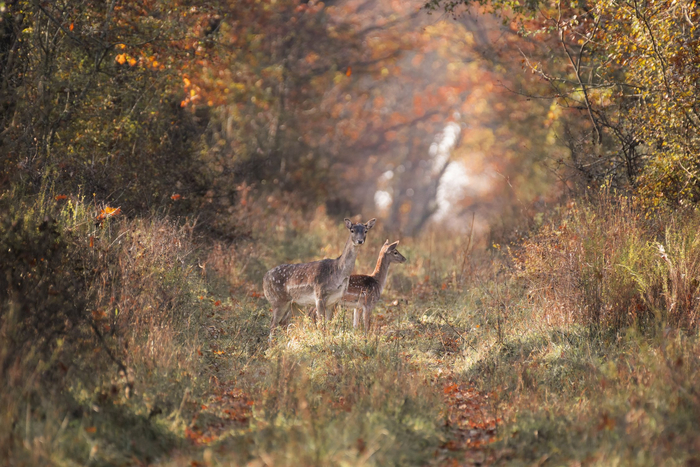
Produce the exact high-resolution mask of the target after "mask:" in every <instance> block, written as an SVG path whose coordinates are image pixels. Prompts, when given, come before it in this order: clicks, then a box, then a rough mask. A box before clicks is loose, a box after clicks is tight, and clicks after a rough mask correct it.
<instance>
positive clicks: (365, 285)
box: [342, 240, 406, 331]
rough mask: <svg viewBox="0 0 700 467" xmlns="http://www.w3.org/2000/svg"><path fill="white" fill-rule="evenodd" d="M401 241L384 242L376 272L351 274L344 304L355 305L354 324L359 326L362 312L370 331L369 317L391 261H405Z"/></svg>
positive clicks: (380, 292) (384, 282)
mask: <svg viewBox="0 0 700 467" xmlns="http://www.w3.org/2000/svg"><path fill="white" fill-rule="evenodd" d="M398 244H399V242H398V241H397V242H394V243H392V244H389V240H387V241H386V242H384V246H382V249H381V250H380V251H379V258H378V259H377V265H376V266H375V268H374V272H373V273H372V274H371V275H369V276H367V275H364V274H353V275H352V276H350V282H349V284H348V290H347V292H345V294H344V295H343V300H342V302H343V304H344V305H348V306H351V307H353V308H354V309H353V317H352V325H353V327H355V328H356V327H357V326H358V324H359V323H360V314H362V318H363V322H364V326H365V331H369V318H370V315H371V314H372V309H374V306H375V305H376V304H377V302H378V301H379V297H380V296H381V294H382V291H383V290H384V285H385V284H386V277H387V275H388V274H389V265H390V264H391V263H403V262H405V261H406V258H405V257H404V256H403V255H402V254H401V253H399V250H397V249H396V246H397V245H398Z"/></svg>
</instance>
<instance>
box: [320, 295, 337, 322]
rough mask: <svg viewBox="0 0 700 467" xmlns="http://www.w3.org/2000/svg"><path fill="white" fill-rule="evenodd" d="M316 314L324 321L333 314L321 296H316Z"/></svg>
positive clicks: (328, 319)
mask: <svg viewBox="0 0 700 467" xmlns="http://www.w3.org/2000/svg"><path fill="white" fill-rule="evenodd" d="M316 314H317V315H318V317H319V319H322V318H325V321H330V319H331V317H332V316H333V310H332V308H331V307H326V301H325V300H323V299H322V298H316Z"/></svg>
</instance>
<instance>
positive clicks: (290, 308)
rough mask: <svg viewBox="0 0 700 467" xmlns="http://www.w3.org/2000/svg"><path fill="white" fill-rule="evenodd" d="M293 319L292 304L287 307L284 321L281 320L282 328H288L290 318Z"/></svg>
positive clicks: (283, 316) (283, 317)
mask: <svg viewBox="0 0 700 467" xmlns="http://www.w3.org/2000/svg"><path fill="white" fill-rule="evenodd" d="M291 317H292V304H291V303H290V304H289V305H288V306H287V310H286V311H285V312H284V315H282V319H280V326H287V325H288V324H289V318H291Z"/></svg>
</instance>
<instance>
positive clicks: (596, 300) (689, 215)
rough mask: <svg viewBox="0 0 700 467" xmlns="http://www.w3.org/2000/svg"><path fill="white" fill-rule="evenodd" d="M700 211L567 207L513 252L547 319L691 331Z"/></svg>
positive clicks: (623, 202)
mask: <svg viewBox="0 0 700 467" xmlns="http://www.w3.org/2000/svg"><path fill="white" fill-rule="evenodd" d="M699 223H700V213H698V212H697V211H695V210H692V211H687V212H667V213H662V214H658V215H655V217H651V218H649V217H647V216H645V215H644V211H643V210H642V209H640V208H638V207H637V206H636V205H635V204H634V202H632V201H630V200H628V199H626V198H612V197H610V196H609V195H605V194H604V195H603V196H602V198H601V199H600V200H598V202H596V203H590V202H584V203H581V204H575V203H571V204H570V205H569V207H568V209H566V211H565V212H563V213H562V214H561V215H560V216H559V217H558V218H557V220H556V221H552V222H550V223H549V224H548V225H546V226H544V227H543V229H542V230H541V231H540V233H538V235H536V236H535V237H534V238H532V239H531V240H529V241H527V242H525V244H524V246H523V249H522V250H521V251H520V252H519V254H518V263H519V266H520V273H521V276H522V277H523V278H524V279H525V280H526V281H527V284H528V287H529V296H530V298H531V299H532V300H533V301H534V302H535V304H536V305H537V306H539V307H540V308H541V311H540V312H541V314H542V318H543V319H545V320H547V321H548V322H558V323H570V322H577V323H581V324H584V325H587V326H589V327H590V328H591V329H592V330H594V331H596V332H597V331H606V330H607V331H613V332H616V331H619V330H621V329H623V328H625V327H627V326H630V325H632V324H637V325H638V326H640V328H641V329H648V328H649V327H650V326H651V325H652V324H653V323H656V322H657V321H656V320H657V319H660V320H662V321H663V322H665V323H666V324H667V325H669V326H674V327H675V326H678V327H683V328H687V329H695V328H696V326H697V318H698V316H699V315H698V313H700V295H698V292H699V288H698V287H699V285H700V283H699V282H698V281H699V279H700V237H699V236H698V226H699Z"/></svg>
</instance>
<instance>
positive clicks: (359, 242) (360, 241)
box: [357, 240, 365, 245]
mask: <svg viewBox="0 0 700 467" xmlns="http://www.w3.org/2000/svg"><path fill="white" fill-rule="evenodd" d="M363 243H365V241H364V240H358V241H357V244H358V245H362V244H363Z"/></svg>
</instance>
